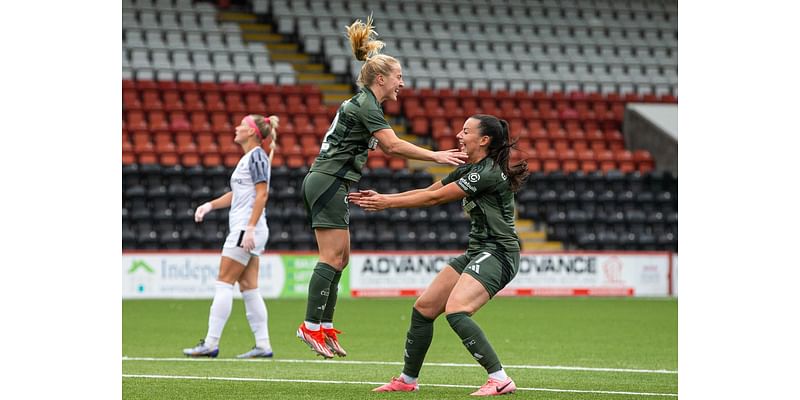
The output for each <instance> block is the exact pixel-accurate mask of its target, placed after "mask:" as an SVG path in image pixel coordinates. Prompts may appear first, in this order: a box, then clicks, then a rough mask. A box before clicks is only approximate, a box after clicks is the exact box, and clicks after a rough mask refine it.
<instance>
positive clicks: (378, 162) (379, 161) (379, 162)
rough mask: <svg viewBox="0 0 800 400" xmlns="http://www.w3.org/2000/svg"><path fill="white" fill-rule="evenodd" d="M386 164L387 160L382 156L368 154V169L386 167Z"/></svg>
mask: <svg viewBox="0 0 800 400" xmlns="http://www.w3.org/2000/svg"><path fill="white" fill-rule="evenodd" d="M386 165H387V162H386V158H384V157H380V156H372V155H370V157H369V158H367V168H369V169H376V168H386Z"/></svg>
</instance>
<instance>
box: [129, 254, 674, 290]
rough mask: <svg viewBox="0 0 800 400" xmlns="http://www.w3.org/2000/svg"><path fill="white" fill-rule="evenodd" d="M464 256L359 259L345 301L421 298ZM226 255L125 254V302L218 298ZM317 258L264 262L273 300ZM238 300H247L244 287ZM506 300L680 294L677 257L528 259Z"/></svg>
mask: <svg viewBox="0 0 800 400" xmlns="http://www.w3.org/2000/svg"><path fill="white" fill-rule="evenodd" d="M459 254H461V253H456V252H411V251H408V252H385V253H353V254H352V255H351V256H350V265H349V266H348V268H347V269H346V270H345V274H344V275H343V277H342V281H341V282H340V290H339V293H340V296H343V297H349V296H352V297H394V296H418V295H420V294H421V293H422V291H423V290H424V289H425V288H426V287H427V286H428V285H429V284H430V282H431V281H432V280H433V278H434V277H435V276H436V274H437V273H438V272H439V271H440V270H441V269H442V268H444V267H445V266H446V265H447V264H448V263H449V262H450V259H451V258H452V257H455V256H458V255H459ZM219 260H220V256H219V253H212V252H207V253H203V252H186V253H183V252H162V253H160V252H130V253H124V254H123V255H122V297H123V298H124V299H147V298H187V299H192V298H194V299H208V298H212V297H213V296H214V282H215V281H216V279H217V274H218V272H219ZM316 261H317V255H316V254H269V255H262V256H261V260H260V271H259V287H260V288H261V294H262V296H264V297H266V298H278V297H281V298H305V297H306V290H307V288H308V279H309V278H310V276H311V274H312V272H313V268H314V266H315V264H316ZM234 293H235V296H237V297H241V295H240V293H239V291H238V288H237V290H235V291H234ZM497 295H498V296H676V295H677V254H670V253H666V252H618V253H613V252H552V253H523V254H522V255H521V256H520V266H519V272H518V273H517V276H516V277H515V278H514V279H513V280H512V281H511V283H509V284H508V286H506V288H505V289H503V290H502V291H501V292H500V293H498V294H497Z"/></svg>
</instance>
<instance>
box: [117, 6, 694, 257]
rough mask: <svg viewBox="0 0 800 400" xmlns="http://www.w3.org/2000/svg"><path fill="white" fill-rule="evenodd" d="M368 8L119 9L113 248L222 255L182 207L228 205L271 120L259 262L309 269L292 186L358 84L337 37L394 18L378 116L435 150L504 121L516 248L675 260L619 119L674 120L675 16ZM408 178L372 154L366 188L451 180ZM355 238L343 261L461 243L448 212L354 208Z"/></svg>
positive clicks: (669, 225) (659, 189) (670, 229)
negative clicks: (391, 88) (241, 137)
mask: <svg viewBox="0 0 800 400" xmlns="http://www.w3.org/2000/svg"><path fill="white" fill-rule="evenodd" d="M374 6H375V7H377V8H376V9H374V10H368V9H366V4H364V3H363V2H356V1H343V2H324V1H317V0H310V1H295V0H272V1H265V0H255V1H250V2H244V1H243V2H227V1H220V2H216V3H215V2H201V1H196V2H193V1H189V0H174V1H173V0H154V1H151V0H139V1H133V0H128V1H123V48H122V53H123V58H122V107H123V113H122V114H123V116H122V160H123V165H122V174H123V204H122V220H123V230H122V232H123V248H124V249H216V248H218V247H219V245H220V243H222V240H223V239H224V237H223V236H224V234H225V232H226V230H227V221H226V220H225V215H224V213H216V215H213V214H214V213H211V214H209V216H210V217H209V218H207V220H206V221H205V222H204V223H203V224H195V223H194V221H193V214H194V208H195V207H196V206H197V205H198V204H200V203H202V202H203V201H206V200H208V199H209V198H212V197H214V196H218V195H220V194H221V193H223V192H224V191H226V190H227V188H228V182H227V180H228V179H229V176H230V172H231V171H232V168H233V167H234V166H235V165H236V162H237V161H238V159H239V157H240V156H241V151H240V149H239V147H238V146H236V145H235V144H234V143H232V135H233V127H234V126H235V125H236V124H238V123H239V121H240V120H241V118H242V117H243V116H244V115H246V114H247V113H250V112H253V113H270V114H276V115H278V116H279V117H280V118H281V127H280V129H279V132H280V133H279V138H278V143H277V145H278V151H277V153H276V156H275V158H274V159H273V160H272V166H273V171H272V182H271V185H270V200H269V206H268V207H267V215H268V221H269V226H270V232H271V235H270V241H269V244H268V248H269V249H270V250H313V249H314V248H315V246H316V244H315V242H314V237H313V234H312V232H311V230H310V228H309V227H308V226H307V222H306V215H305V210H304V209H303V206H302V201H301V199H300V184H301V183H302V180H303V177H304V176H305V173H306V172H307V168H308V166H310V164H311V162H313V160H314V157H315V156H316V154H317V153H318V151H319V143H320V140H321V136H322V135H323V134H324V132H325V131H326V130H327V128H328V126H329V124H330V121H331V119H332V117H333V114H334V112H335V110H336V107H337V105H338V103H339V102H341V100H343V99H346V98H347V97H349V96H348V93H352V91H353V87H354V86H353V85H354V80H355V77H356V76H357V74H358V67H359V66H360V64H359V63H356V62H353V61H352V55H351V54H350V49H349V45H348V43H347V42H346V40H345V38H344V35H343V34H342V32H343V28H344V26H345V25H346V24H349V23H351V22H352V21H353V20H354V19H355V18H362V19H363V18H364V17H365V16H366V15H369V14H370V11H372V12H373V13H374V14H375V15H389V16H391V17H390V18H377V19H378V21H377V23H378V31H379V32H380V34H381V37H380V38H381V39H382V40H385V41H386V42H387V52H388V53H389V54H392V55H394V56H396V57H398V58H399V59H400V60H401V62H402V63H403V67H404V76H405V81H406V88H405V89H404V90H403V91H402V93H401V95H400V99H399V101H398V102H390V103H387V104H385V106H384V107H385V112H386V114H387V119H388V120H389V121H390V123H392V125H393V126H394V127H396V129H395V130H396V131H397V132H398V133H399V134H404V135H406V136H405V137H406V138H409V140H413V141H416V142H417V143H419V144H421V145H426V146H430V147H431V148H437V149H447V148H454V147H455V146H456V142H455V134H456V133H457V132H458V131H459V130H460V129H461V125H462V124H463V122H464V119H465V118H466V117H468V116H470V115H473V114H475V113H489V114H494V115H497V116H499V117H501V118H504V119H507V120H508V121H509V124H510V129H511V135H512V136H514V137H516V138H518V143H517V147H518V150H517V151H514V152H512V158H513V161H520V160H526V161H527V162H528V166H529V169H530V170H531V176H530V177H529V179H528V181H527V183H526V184H525V186H524V188H523V189H522V190H521V191H520V192H519V193H518V194H517V204H518V218H519V219H518V222H517V226H518V228H519V229H520V231H521V234H520V236H521V237H522V238H523V240H524V241H526V245H527V244H529V243H528V242H531V243H530V244H532V247H530V246H526V249H550V248H548V247H546V246H538V247H537V246H535V245H536V244H537V242H543V243H540V244H547V243H555V244H556V245H557V246H558V247H557V248H559V249H560V248H564V249H596V250H602V249H616V250H670V251H674V252H677V177H676V176H673V175H672V174H671V173H669V172H667V171H664V170H660V169H659V168H658V165H656V160H655V159H654V158H653V156H652V155H651V154H650V152H648V151H646V150H643V149H634V148H628V147H627V146H626V142H625V140H624V137H623V134H622V131H623V126H622V123H623V115H624V112H625V107H626V104H628V103H663V104H675V103H677V94H678V88H677V3H676V2H674V1H653V2H650V1H635V0H632V1H619V2H617V1H614V2H609V1H603V0H594V1H592V0H573V1H559V2H555V1H547V0H533V1H521V0H517V1H514V0H509V1H504V2H492V3H486V2H476V1H467V0H462V1H457V0H450V1H437V2H430V1H422V0H410V1H407V2H402V3H397V2H376V3H375V5H374ZM292 41H294V42H296V43H292ZM300 50H302V52H304V53H302V54H301V53H298V52H299V51H300ZM326 71H328V72H326ZM271 145H273V144H271V143H267V144H265V146H271ZM418 168H420V167H417V166H412V164H410V163H408V162H406V161H405V160H399V159H393V158H389V157H387V156H386V155H385V154H383V153H382V152H381V151H379V150H378V151H374V152H370V156H369V159H368V162H367V165H366V168H365V171H364V178H363V179H362V181H361V182H360V183H359V187H360V188H374V189H376V190H378V191H381V192H397V191H403V190H408V189H412V188H418V187H424V186H427V185H430V184H431V183H433V182H434V181H435V180H438V179H439V178H441V176H442V175H443V173H445V172H444V171H443V170H442V169H436V168H427V169H418ZM420 222H430V223H429V224H424V223H422V224H421V223H420ZM351 225H352V229H351V232H352V240H353V248H354V249H365V250H367V249H368V250H397V249H400V250H426V249H427V250H435V249H443V250H445V249H462V248H464V247H465V245H466V240H467V236H466V233H467V232H468V230H469V222H468V220H467V218H466V216H465V215H464V214H463V212H462V211H461V209H460V206H459V205H458V204H455V203H454V204H449V205H443V206H439V207H435V208H430V209H425V210H414V209H412V210H391V211H387V212H381V213H364V212H363V210H361V209H359V208H357V207H353V208H351ZM432 227H433V228H432Z"/></svg>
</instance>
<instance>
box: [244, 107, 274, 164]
mask: <svg viewBox="0 0 800 400" xmlns="http://www.w3.org/2000/svg"><path fill="white" fill-rule="evenodd" d="M251 117H252V118H253V121H254V122H255V123H256V126H258V130H259V131H260V132H259V133H260V134H261V135H263V137H262V140H267V138H269V139H271V140H272V146H271V148H270V151H269V160H270V163H271V162H272V156H273V155H274V154H275V148H276V147H278V124H279V122H280V119H279V118H278V116H277V115H270V116H269V117H266V118H265V117H264V116H263V115H258V114H252V115H251Z"/></svg>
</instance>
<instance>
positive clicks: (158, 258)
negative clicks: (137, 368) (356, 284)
mask: <svg viewBox="0 0 800 400" xmlns="http://www.w3.org/2000/svg"><path fill="white" fill-rule="evenodd" d="M219 261H220V256H219V254H218V253H213V254H212V253H208V254H205V253H188V252H187V253H158V252H153V253H128V254H123V255H122V297H123V298H126V299H146V298H182V299H206V298H213V297H214V282H215V281H216V280H217V274H218V272H219ZM316 263H317V256H316V255H294V254H287V255H275V254H269V255H262V256H261V258H260V261H259V267H260V269H259V274H258V285H259V287H260V289H261V295H262V296H264V297H266V298H278V297H280V298H306V295H307V290H308V280H309V278H310V277H311V273H312V272H313V271H314V266H315V265H316ZM348 274H349V272H348V271H347V270H345V272H344V274H343V276H342V280H341V281H340V283H339V293H341V294H340V296H344V297H349V294H350V290H349V287H348V282H349V279H348ZM237 286H238V285H237ZM234 293H235V296H236V297H241V294H240V293H239V290H238V287H237V289H236V290H235V291H234Z"/></svg>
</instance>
